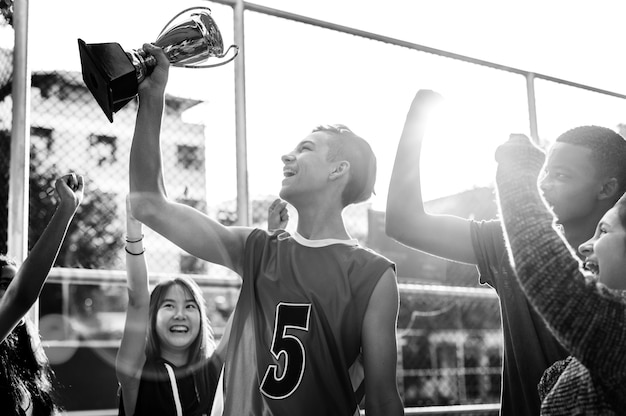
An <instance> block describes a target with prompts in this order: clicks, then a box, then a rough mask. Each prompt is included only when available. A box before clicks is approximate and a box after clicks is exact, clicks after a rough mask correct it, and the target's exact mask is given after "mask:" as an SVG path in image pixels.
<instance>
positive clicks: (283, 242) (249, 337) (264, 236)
mask: <svg viewBox="0 0 626 416" xmlns="http://www.w3.org/2000/svg"><path fill="white" fill-rule="evenodd" d="M349 241H350V244H347V243H346V241H345V240H317V241H310V240H306V239H304V238H303V237H301V236H299V235H297V234H296V235H294V236H291V235H290V234H289V233H287V232H284V231H281V232H279V233H276V234H271V235H270V234H268V233H267V232H266V231H264V230H260V229H257V230H254V231H253V232H252V233H251V235H250V236H249V238H248V240H247V242H246V248H245V256H246V257H245V260H244V262H245V265H244V274H243V284H242V288H241V293H240V296H239V300H238V303H237V307H236V309H235V314H234V318H233V323H232V328H231V333H230V339H229V342H228V352H227V358H226V363H225V367H224V389H225V393H224V394H225V403H224V415H228V416H243V415H264V416H271V415H300V416H309V415H311V416H313V415H315V416H318V415H331V414H332V415H346V416H352V415H353V414H354V413H355V411H356V410H357V409H358V398H357V396H356V394H355V392H354V389H353V384H352V381H351V378H350V372H349V368H350V367H351V366H352V365H353V364H354V363H355V361H357V358H358V356H359V353H360V349H361V329H362V325H363V318H364V316H365V311H366V309H367V306H368V303H369V299H370V296H371V294H372V292H373V290H374V288H375V286H376V284H377V283H378V281H379V279H380V277H381V276H382V275H383V273H384V272H385V271H386V270H387V269H388V268H390V267H394V265H393V263H391V262H390V261H389V260H387V259H386V258H384V257H382V256H380V255H378V254H376V253H374V252H373V251H371V250H368V249H365V248H363V247H360V246H358V245H357V243H356V241H355V240H349Z"/></svg>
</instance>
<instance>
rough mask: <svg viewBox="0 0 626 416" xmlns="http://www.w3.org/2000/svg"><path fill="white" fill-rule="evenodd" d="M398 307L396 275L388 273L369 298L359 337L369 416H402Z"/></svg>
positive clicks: (388, 270)
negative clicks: (399, 391) (397, 334)
mask: <svg viewBox="0 0 626 416" xmlns="http://www.w3.org/2000/svg"><path fill="white" fill-rule="evenodd" d="M398 305H399V295H398V285H397V283H396V275H395V273H394V272H393V270H392V269H387V271H386V272H385V274H383V276H382V277H381V278H380V280H379V282H378V284H377V285H376V287H375V288H374V291H373V292H372V296H371V297H370V301H369V304H368V306H367V310H366V312H365V319H364V321H363V333H362V335H361V337H362V340H361V341H362V345H363V367H364V371H365V412H366V414H367V415H368V416H372V415H375V416H376V415H385V416H396V415H403V414H404V406H403V405H402V400H401V399H400V395H399V393H398V384H397V379H396V365H397V359H398V350H397V348H398V347H397V345H396V325H397V320H398Z"/></svg>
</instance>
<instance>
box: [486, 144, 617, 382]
mask: <svg viewBox="0 0 626 416" xmlns="http://www.w3.org/2000/svg"><path fill="white" fill-rule="evenodd" d="M496 159H497V161H498V163H499V165H498V171H497V175H496V182H497V187H498V199H499V204H500V210H501V215H502V222H503V225H504V228H505V235H506V237H507V239H508V242H509V246H510V247H509V250H510V252H511V258H512V259H513V260H514V263H515V270H516V275H517V277H518V279H519V281H520V284H521V286H522V289H523V290H524V292H525V293H526V296H527V297H528V299H529V301H530V303H531V304H532V305H533V306H534V307H535V308H536V310H537V311H538V312H539V314H540V315H541V316H542V318H543V319H544V321H545V322H546V324H547V325H548V327H549V328H550V329H551V330H552V332H553V333H554V334H555V335H556V337H557V338H558V339H559V341H560V342H561V343H562V344H563V346H564V347H565V348H566V349H567V350H568V351H569V353H570V354H572V355H573V356H575V357H576V358H578V360H580V361H581V362H582V363H583V364H584V365H585V366H587V368H589V369H590V370H592V371H593V372H594V374H595V375H596V376H597V377H598V379H599V380H602V381H603V382H606V383H608V384H609V385H610V384H611V383H612V382H613V381H615V380H618V379H620V378H621V380H622V382H623V377H625V376H626V356H625V355H624V354H623V353H622V352H623V351H624V350H625V349H626V328H625V327H624V316H626V303H625V302H624V298H623V295H621V294H618V293H616V292H613V291H610V290H608V289H607V288H606V287H603V286H601V285H597V284H595V283H593V282H588V281H587V280H586V279H585V277H584V276H583V275H582V273H581V271H580V263H579V260H578V257H576V254H575V253H574V251H573V250H572V248H571V247H570V246H569V245H568V244H567V243H566V242H565V240H564V239H563V238H562V237H561V236H560V235H559V234H557V232H556V230H555V229H554V228H553V221H554V217H553V216H552V214H551V213H550V212H549V211H548V208H547V207H546V205H545V204H544V202H543V200H542V199H541V197H540V195H539V191H538V188H537V177H538V175H539V172H540V170H541V167H542V163H543V159H544V156H543V154H542V153H541V151H540V150H539V149H537V148H535V147H534V146H533V145H532V144H531V142H530V140H529V139H528V138H527V137H525V136H522V135H512V137H511V139H510V140H509V141H508V142H507V143H506V144H504V145H502V146H500V148H498V151H497V152H496Z"/></svg>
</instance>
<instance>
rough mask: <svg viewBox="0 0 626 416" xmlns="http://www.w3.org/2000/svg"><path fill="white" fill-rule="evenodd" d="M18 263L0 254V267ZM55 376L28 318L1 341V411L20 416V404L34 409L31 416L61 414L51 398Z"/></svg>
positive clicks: (53, 396)
mask: <svg viewBox="0 0 626 416" xmlns="http://www.w3.org/2000/svg"><path fill="white" fill-rule="evenodd" d="M4 266H14V267H17V263H16V262H15V261H14V260H12V259H10V258H9V257H7V256H6V255H4V254H0V268H1V267H4ZM53 387H54V373H53V371H52V369H51V368H50V363H49V362H48V357H46V354H45V352H44V350H43V347H42V346H41V342H40V339H39V334H38V333H37V331H36V330H35V328H34V326H33V325H32V323H31V322H30V320H29V319H28V318H24V319H22V321H21V322H20V323H19V324H18V325H17V326H16V327H15V328H14V329H13V331H12V332H11V333H10V334H9V335H8V336H7V337H6V338H5V339H4V341H2V342H0V412H1V413H2V415H7V416H13V415H21V414H23V411H22V409H21V403H30V406H33V409H32V410H33V415H34V416H48V415H55V414H58V413H60V412H61V407H60V406H59V405H58V403H57V400H56V397H55V395H54V390H53Z"/></svg>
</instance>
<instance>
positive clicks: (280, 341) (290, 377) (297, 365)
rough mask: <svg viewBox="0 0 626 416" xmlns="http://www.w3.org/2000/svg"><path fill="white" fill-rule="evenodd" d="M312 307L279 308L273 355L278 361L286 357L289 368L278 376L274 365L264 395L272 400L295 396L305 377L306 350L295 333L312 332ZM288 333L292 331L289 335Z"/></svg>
mask: <svg viewBox="0 0 626 416" xmlns="http://www.w3.org/2000/svg"><path fill="white" fill-rule="evenodd" d="M310 315H311V305H310V304H302V303H283V302H280V303H279V304H278V305H277V306H276V318H275V320H274V335H273V337H272V346H271V349H270V352H271V353H272V355H273V356H274V358H275V359H276V360H280V358H281V355H283V356H284V363H285V368H284V369H283V371H282V374H278V372H279V370H278V365H276V364H270V365H269V366H268V367H267V370H266V371H265V376H263V381H262V382H261V392H262V393H263V394H264V395H266V396H267V397H270V398H272V399H284V398H287V397H289V396H290V395H291V394H293V392H294V391H296V389H297V388H298V386H299V385H300V381H302V376H303V375H304V367H305V362H306V350H305V348H304V345H302V341H300V339H299V338H298V337H297V336H296V335H293V334H292V332H297V331H308V330H309V317H310ZM288 330H291V331H290V332H289V333H288Z"/></svg>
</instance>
